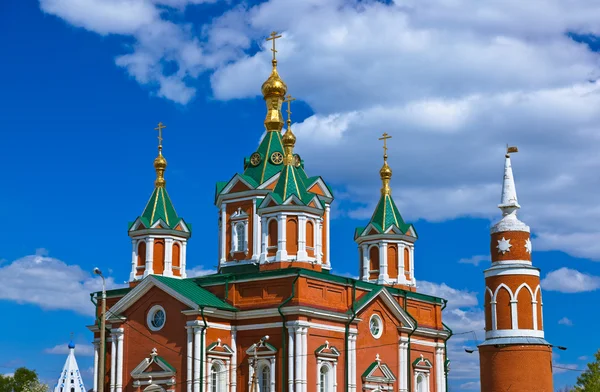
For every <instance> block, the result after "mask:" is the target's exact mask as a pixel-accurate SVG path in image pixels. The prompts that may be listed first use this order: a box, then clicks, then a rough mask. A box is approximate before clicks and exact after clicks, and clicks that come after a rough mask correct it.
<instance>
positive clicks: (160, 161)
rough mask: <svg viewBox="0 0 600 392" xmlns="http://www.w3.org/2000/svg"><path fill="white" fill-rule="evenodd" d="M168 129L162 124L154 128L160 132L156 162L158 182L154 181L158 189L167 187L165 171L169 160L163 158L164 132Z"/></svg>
mask: <svg viewBox="0 0 600 392" xmlns="http://www.w3.org/2000/svg"><path fill="white" fill-rule="evenodd" d="M164 128H166V125H164V124H163V123H162V122H159V123H158V126H157V127H156V128H154V130H155V131H158V156H157V157H156V159H155V160H154V169H155V170H156V180H155V181H154V186H156V187H157V188H160V187H164V186H165V185H166V183H167V182H166V181H165V169H166V168H167V160H166V159H165V157H163V156H162V141H163V137H162V130H163V129H164Z"/></svg>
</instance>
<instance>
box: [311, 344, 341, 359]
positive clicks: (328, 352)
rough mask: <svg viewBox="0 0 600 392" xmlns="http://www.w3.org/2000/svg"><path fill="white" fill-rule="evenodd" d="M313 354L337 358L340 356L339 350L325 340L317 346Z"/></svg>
mask: <svg viewBox="0 0 600 392" xmlns="http://www.w3.org/2000/svg"><path fill="white" fill-rule="evenodd" d="M315 355H316V356H318V357H330V358H337V357H339V356H340V351H339V350H338V349H337V348H335V347H334V346H330V345H329V342H328V341H327V340H326V341H325V344H323V345H322V346H319V347H317V349H316V350H315Z"/></svg>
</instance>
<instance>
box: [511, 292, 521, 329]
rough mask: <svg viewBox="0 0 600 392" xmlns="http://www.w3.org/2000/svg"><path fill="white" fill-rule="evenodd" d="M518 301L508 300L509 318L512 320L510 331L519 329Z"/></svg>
mask: <svg viewBox="0 0 600 392" xmlns="http://www.w3.org/2000/svg"><path fill="white" fill-rule="evenodd" d="M517 303H518V301H517V300H516V299H511V300H510V318H511V319H512V326H511V327H512V329H519V311H518V309H517Z"/></svg>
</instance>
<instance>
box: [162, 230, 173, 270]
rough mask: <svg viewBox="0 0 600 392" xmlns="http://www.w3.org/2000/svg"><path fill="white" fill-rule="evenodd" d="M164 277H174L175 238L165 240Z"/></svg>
mask: <svg viewBox="0 0 600 392" xmlns="http://www.w3.org/2000/svg"><path fill="white" fill-rule="evenodd" d="M163 275H164V276H173V238H165V270H164V271H163Z"/></svg>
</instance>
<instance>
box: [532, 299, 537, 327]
mask: <svg viewBox="0 0 600 392" xmlns="http://www.w3.org/2000/svg"><path fill="white" fill-rule="evenodd" d="M537 304H538V303H537V301H535V300H534V301H532V302H531V307H532V308H533V329H538V318H537Z"/></svg>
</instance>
